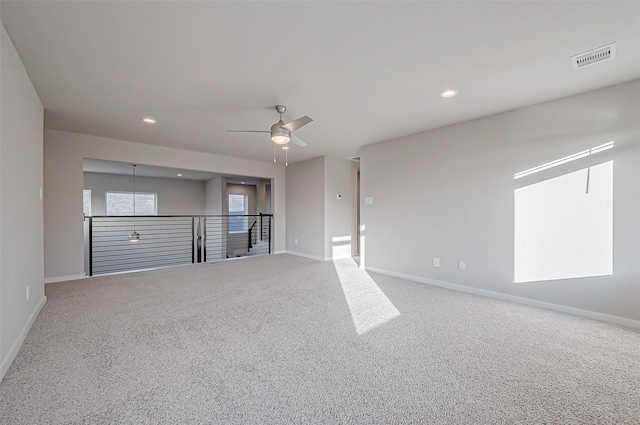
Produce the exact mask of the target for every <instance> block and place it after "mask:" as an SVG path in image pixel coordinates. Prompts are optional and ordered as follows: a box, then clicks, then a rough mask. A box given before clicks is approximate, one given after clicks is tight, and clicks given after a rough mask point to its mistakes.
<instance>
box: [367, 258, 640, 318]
mask: <svg viewBox="0 0 640 425" xmlns="http://www.w3.org/2000/svg"><path fill="white" fill-rule="evenodd" d="M366 270H367V271H370V272H374V273H380V274H384V275H388V276H394V277H399V278H402V279H407V280H412V281H414V282H419V283H426V284H428V285H433V286H439V287H441V288H447V289H453V290H455V291H460V292H466V293H469V294H474V295H480V296H483V297H487V298H493V299H497V300H501V301H509V302H512V303H516V304H523V305H528V306H531V307H538V308H543V309H545V310H552V311H557V312H559V313H565V314H570V315H572V316H578V317H584V318H586V319H592V320H597V321H599V322H605V323H611V324H614V325H620V326H626V327H628V328H634V329H640V320H633V319H628V318H626V317H620V316H612V315H610V314H604V313H598V312H595V311H589V310H582V309H579V308H574V307H568V306H564V305H560V304H552V303H548V302H544V301H537V300H532V299H530V298H523V297H518V296H516V295H509V294H503V293H501V292H494V291H489V290H486V289H480V288H473V287H471V286H465V285H459V284H457V283H450V282H444V281H441V280H436V279H429V278H426V277H421V276H416V275H412V274H407V273H399V272H394V271H390V270H383V269H377V268H375V267H366Z"/></svg>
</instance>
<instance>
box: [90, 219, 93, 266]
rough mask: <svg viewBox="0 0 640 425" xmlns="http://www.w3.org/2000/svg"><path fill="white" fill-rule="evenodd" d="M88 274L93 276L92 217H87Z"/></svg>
mask: <svg viewBox="0 0 640 425" xmlns="http://www.w3.org/2000/svg"><path fill="white" fill-rule="evenodd" d="M89 276H93V217H89Z"/></svg>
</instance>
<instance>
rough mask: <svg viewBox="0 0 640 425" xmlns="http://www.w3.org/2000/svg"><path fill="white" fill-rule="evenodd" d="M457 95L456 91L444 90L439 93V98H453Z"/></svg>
mask: <svg viewBox="0 0 640 425" xmlns="http://www.w3.org/2000/svg"><path fill="white" fill-rule="evenodd" d="M458 93H459V92H458V90H446V91H443V92H442V93H440V97H453V96H455V95H457V94H458Z"/></svg>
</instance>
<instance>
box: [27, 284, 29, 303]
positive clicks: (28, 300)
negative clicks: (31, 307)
mask: <svg viewBox="0 0 640 425" xmlns="http://www.w3.org/2000/svg"><path fill="white" fill-rule="evenodd" d="M27 301H29V287H28V286H27Z"/></svg>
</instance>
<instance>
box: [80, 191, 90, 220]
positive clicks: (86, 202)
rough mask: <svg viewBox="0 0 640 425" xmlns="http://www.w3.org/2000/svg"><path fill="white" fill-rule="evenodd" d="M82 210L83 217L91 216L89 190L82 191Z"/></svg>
mask: <svg viewBox="0 0 640 425" xmlns="http://www.w3.org/2000/svg"><path fill="white" fill-rule="evenodd" d="M82 210H83V211H84V215H85V216H90V215H91V191H90V190H83V191H82Z"/></svg>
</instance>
